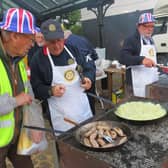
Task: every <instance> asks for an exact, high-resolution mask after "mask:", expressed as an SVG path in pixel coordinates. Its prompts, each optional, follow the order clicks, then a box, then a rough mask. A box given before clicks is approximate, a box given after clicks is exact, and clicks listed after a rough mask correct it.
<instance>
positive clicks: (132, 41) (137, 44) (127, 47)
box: [119, 30, 144, 86]
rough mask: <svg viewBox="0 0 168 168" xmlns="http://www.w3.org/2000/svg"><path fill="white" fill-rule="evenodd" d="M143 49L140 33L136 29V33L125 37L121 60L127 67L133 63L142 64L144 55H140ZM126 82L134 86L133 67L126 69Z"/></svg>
mask: <svg viewBox="0 0 168 168" xmlns="http://www.w3.org/2000/svg"><path fill="white" fill-rule="evenodd" d="M140 51H141V40H140V34H139V32H138V31H137V30H136V32H135V33H134V34H132V35H131V36H129V37H128V38H126V39H125V41H124V44H123V47H122V49H121V53H120V57H119V62H120V63H121V64H123V65H126V67H128V66H131V65H140V64H141V63H142V60H143V59H144V57H143V56H140ZM126 83H127V85H130V86H132V78H131V69H130V68H129V69H127V70H126Z"/></svg>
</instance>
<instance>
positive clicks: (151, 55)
mask: <svg viewBox="0 0 168 168" xmlns="http://www.w3.org/2000/svg"><path fill="white" fill-rule="evenodd" d="M149 56H150V57H153V56H154V51H153V48H151V49H149Z"/></svg>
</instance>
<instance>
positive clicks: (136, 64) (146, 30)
mask: <svg viewBox="0 0 168 168" xmlns="http://www.w3.org/2000/svg"><path fill="white" fill-rule="evenodd" d="M154 23H155V19H154V17H153V16H152V14H151V13H143V14H141V15H140V17H139V20H138V23H137V30H136V32H135V33H134V34H133V35H131V36H130V37H128V38H127V39H126V40H125V41H124V45H123V48H122V50H121V55H120V59H119V61H120V63H121V64H124V65H126V66H127V70H126V83H127V96H130V95H134V96H139V97H146V85H148V84H151V83H153V82H155V81H157V80H158V71H157V68H156V67H155V65H156V63H157V58H156V49H155V46H154V42H153V39H152V38H151V36H152V33H153V30H154Z"/></svg>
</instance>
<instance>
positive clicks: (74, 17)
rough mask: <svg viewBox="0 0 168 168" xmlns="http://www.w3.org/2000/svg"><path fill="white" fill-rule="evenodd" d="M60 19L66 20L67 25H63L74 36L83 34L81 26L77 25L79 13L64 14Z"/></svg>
mask: <svg viewBox="0 0 168 168" xmlns="http://www.w3.org/2000/svg"><path fill="white" fill-rule="evenodd" d="M62 19H66V20H68V21H69V23H64V27H65V29H69V30H71V31H72V32H73V33H75V34H81V35H82V34H83V31H82V26H81V25H80V24H79V23H80V19H81V11H80V10H75V11H72V12H69V13H67V14H64V15H63V16H62Z"/></svg>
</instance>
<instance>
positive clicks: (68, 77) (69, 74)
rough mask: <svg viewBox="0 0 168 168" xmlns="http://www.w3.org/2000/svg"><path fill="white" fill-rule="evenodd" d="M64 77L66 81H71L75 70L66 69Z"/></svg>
mask: <svg viewBox="0 0 168 168" xmlns="http://www.w3.org/2000/svg"><path fill="white" fill-rule="evenodd" d="M64 78H65V79H66V80H67V81H72V80H74V78H75V72H74V71H73V70H67V71H66V72H65V73H64Z"/></svg>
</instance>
